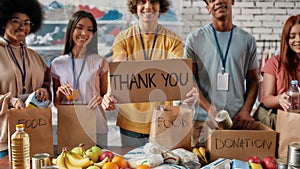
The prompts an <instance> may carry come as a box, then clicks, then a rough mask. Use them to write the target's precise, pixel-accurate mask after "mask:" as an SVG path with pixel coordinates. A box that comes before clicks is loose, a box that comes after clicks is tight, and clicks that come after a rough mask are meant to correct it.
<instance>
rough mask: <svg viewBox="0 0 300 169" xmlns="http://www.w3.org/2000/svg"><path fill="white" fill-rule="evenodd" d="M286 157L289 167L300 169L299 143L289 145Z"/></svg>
mask: <svg viewBox="0 0 300 169" xmlns="http://www.w3.org/2000/svg"><path fill="white" fill-rule="evenodd" d="M287 157H288V158H287V159H288V164H289V165H291V166H293V167H298V168H300V143H297V142H293V143H291V144H289V146H288V155H287Z"/></svg>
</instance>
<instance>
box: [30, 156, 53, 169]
mask: <svg viewBox="0 0 300 169" xmlns="http://www.w3.org/2000/svg"><path fill="white" fill-rule="evenodd" d="M43 166H50V154H48V153H41V154H35V155H34V156H32V169H41V168H42V167H43Z"/></svg>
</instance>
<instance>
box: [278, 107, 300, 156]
mask: <svg viewBox="0 0 300 169" xmlns="http://www.w3.org/2000/svg"><path fill="white" fill-rule="evenodd" d="M299 124H300V114H299V113H293V112H285V111H282V110H278V112H277V124H276V131H277V132H278V133H279V146H278V156H279V157H280V158H281V157H284V158H286V157H287V153H288V145H289V144H290V143H292V142H300V134H299Z"/></svg>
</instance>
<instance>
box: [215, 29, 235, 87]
mask: <svg viewBox="0 0 300 169" xmlns="http://www.w3.org/2000/svg"><path fill="white" fill-rule="evenodd" d="M211 27H212V29H213V33H214V38H215V41H216V46H217V49H218V55H219V58H220V61H221V64H222V72H219V73H218V74H217V90H220V91H227V90H228V89H229V73H227V72H226V69H225V64H226V60H227V56H228V51H229V47H230V44H231V39H232V33H233V26H232V28H231V30H230V36H229V40H228V44H227V49H226V53H225V56H224V57H223V54H222V52H221V48H220V45H219V41H218V38H217V34H216V30H215V28H214V27H213V26H211Z"/></svg>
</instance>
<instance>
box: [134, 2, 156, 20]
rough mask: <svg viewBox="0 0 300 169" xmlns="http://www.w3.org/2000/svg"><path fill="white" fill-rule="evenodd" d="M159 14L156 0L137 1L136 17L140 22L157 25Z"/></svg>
mask: <svg viewBox="0 0 300 169" xmlns="http://www.w3.org/2000/svg"><path fill="white" fill-rule="evenodd" d="M159 12H160V4H159V1H158V0H138V2H137V15H138V17H139V20H140V21H141V22H145V23H157V21H158V17H159Z"/></svg>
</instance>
